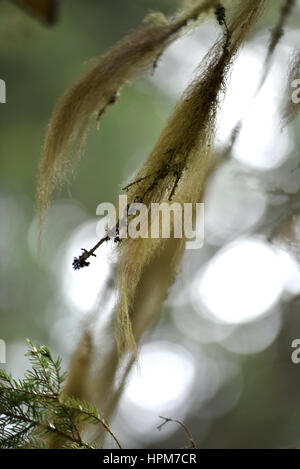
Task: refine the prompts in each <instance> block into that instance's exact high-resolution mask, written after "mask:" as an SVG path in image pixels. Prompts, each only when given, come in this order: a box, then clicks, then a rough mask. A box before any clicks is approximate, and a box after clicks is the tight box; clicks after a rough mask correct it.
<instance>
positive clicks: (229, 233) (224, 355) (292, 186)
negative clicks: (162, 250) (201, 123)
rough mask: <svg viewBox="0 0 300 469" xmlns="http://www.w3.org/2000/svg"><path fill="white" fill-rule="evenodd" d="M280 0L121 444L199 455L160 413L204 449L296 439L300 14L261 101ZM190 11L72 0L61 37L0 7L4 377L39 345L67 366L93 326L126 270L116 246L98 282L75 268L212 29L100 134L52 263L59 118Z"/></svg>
mask: <svg viewBox="0 0 300 469" xmlns="http://www.w3.org/2000/svg"><path fill="white" fill-rule="evenodd" d="M282 3H283V2H282V1H279V0H278V1H277V0H273V1H272V2H271V4H272V7H271V10H269V12H268V13H267V14H266V15H265V16H264V20H263V21H262V22H261V23H260V25H259V26H258V27H257V28H256V30H255V31H254V34H253V35H252V36H251V37H250V38H249V41H248V42H247V44H246V45H245V46H244V48H243V50H242V52H241V53H240V54H239V56H238V59H237V61H236V64H235V67H234V70H233V73H232V76H231V80H230V83H229V89H228V93H227V95H226V99H225V101H224V105H223V107H222V112H221V113H220V118H219V122H218V130H217V136H216V145H217V146H218V147H219V148H221V147H222V144H223V145H224V144H225V143H226V142H227V139H228V137H229V136H230V132H231V130H232V128H233V127H234V126H235V124H236V123H237V122H238V120H239V119H240V118H242V117H245V118H244V126H243V129H242V132H241V134H240V137H239V139H238V141H237V144H236V146H235V148H234V152H233V155H232V157H231V159H230V161H228V162H227V163H226V164H224V165H223V166H222V167H220V169H219V170H218V171H217V172H216V173H215V174H214V176H213V177H212V180H211V181H210V184H209V188H208V191H207V195H206V200H205V244H204V246H203V248H202V249H200V250H197V251H187V252H186V255H185V258H184V261H183V264H182V268H181V271H180V274H179V276H178V278H177V281H176V284H175V285H174V286H173V288H172V290H171V292H170V295H169V298H168V301H167V302H166V303H165V305H164V308H163V311H162V314H161V319H160V321H159V323H158V324H157V326H156V327H155V328H154V329H153V330H152V331H151V332H150V333H149V334H147V337H146V338H145V341H144V343H143V345H142V347H141V352H140V364H139V367H136V368H134V369H133V370H132V373H131V375H130V378H129V381H128V386H127V388H126V390H125V392H124V395H123V397H122V399H121V402H120V406H119V408H118V411H117V413H116V416H115V417H114V419H113V421H112V422H111V424H112V428H113V429H114V432H115V434H117V435H118V438H119V440H120V441H121V442H122V445H123V447H126V448H144V447H145V448H155V447H157V448H176V447H178V448H179V447H183V446H185V445H186V444H187V443H186V439H185V435H184V433H183V431H182V429H180V428H179V427H178V426H177V425H176V424H173V423H169V424H168V425H165V426H164V427H163V429H161V431H158V430H157V428H156V427H157V425H159V424H160V423H161V421H160V419H159V415H163V416H166V417H173V418H176V419H180V420H182V421H184V422H185V423H186V424H187V425H188V427H189V428H190V430H191V432H192V434H193V436H194V439H195V440H196V441H197V443H198V445H199V446H200V448H266V447H267V448H269V447H275V448H278V447H295V446H298V445H299V444H300V393H299V389H300V364H299V365H297V364H294V363H293V362H292V360H291V354H292V352H293V348H292V347H291V344H292V341H293V340H294V339H297V338H299V339H300V315H299V312H300V311H299V302H297V297H298V296H299V294H300V269H299V260H300V237H299V233H300V219H299V216H298V208H300V177H299V176H300V167H299V157H300V154H299V144H300V121H299V119H298V121H295V123H294V124H293V125H291V126H289V127H288V128H287V129H284V130H283V129H282V122H281V114H280V111H281V107H282V102H283V100H284V99H287V96H286V86H287V74H288V63H289V59H290V55H291V53H292V51H293V49H294V48H295V47H298V48H299V47H300V31H299V21H300V2H296V6H295V9H294V11H293V15H292V16H291V18H290V20H289V22H288V24H287V28H286V31H285V35H284V37H283V38H282V41H281V43H280V44H279V46H278V48H277V50H276V53H275V56H274V63H273V65H272V69H271V72H270V74H269V76H268V79H267V81H266V83H265V85H264V86H263V88H262V90H261V92H260V93H259V95H258V96H257V98H256V99H255V101H254V102H253V103H252V104H251V105H250V103H251V102H252V97H253V95H254V93H255V90H256V87H257V85H258V83H259V80H260V77H261V72H262V69H263V62H264V58H265V55H266V47H267V45H268V40H269V35H270V28H271V27H273V26H274V25H275V23H276V21H278V17H279V8H280V6H281V5H282ZM178 5H179V1H175V0H135V1H132V0H114V1H111V0H85V1H84V2H83V1H79V0H76V1H74V0H73V1H71V0H63V1H62V2H61V8H60V11H59V18H58V21H57V23H56V24H54V25H53V26H52V27H49V28H48V27H45V26H44V25H42V24H40V23H39V22H38V21H37V20H36V19H34V18H32V17H31V16H30V15H26V14H25V13H24V12H23V11H22V10H21V9H18V8H17V6H16V5H15V4H14V3H12V2H10V1H9V0H2V1H1V2H0V63H1V68H0V78H1V79H3V80H5V82H6V86H7V90H6V92H7V96H6V99H7V102H6V104H1V105H0V122H1V138H0V155H1V156H0V180H1V184H0V226H1V229H0V230H1V231H0V232H1V236H0V314H1V321H0V338H1V339H3V340H5V342H6V344H7V350H6V361H7V363H6V365H3V366H4V367H5V368H6V369H7V370H9V371H11V372H12V373H13V375H15V376H21V375H22V374H23V373H24V370H25V368H26V366H27V362H26V359H25V358H24V352H25V349H26V346H25V338H26V337H29V338H30V339H31V340H33V341H35V342H37V343H41V344H46V345H48V346H49V347H50V349H51V350H52V352H53V353H54V354H60V355H61V356H62V358H63V363H64V367H65V368H67V366H68V360H69V357H70V354H71V353H72V351H73V350H74V348H75V346H76V344H77V340H78V337H79V324H80V321H81V320H82V318H83V317H84V316H85V315H86V314H87V313H89V312H90V311H92V310H93V309H95V308H97V304H98V301H99V292H101V288H102V287H104V285H105V283H106V281H107V278H108V276H109V273H110V270H111V266H112V265H113V263H114V254H113V246H109V245H108V246H103V248H101V252H99V254H98V256H97V258H96V259H94V260H93V261H92V263H91V265H90V267H89V268H88V269H82V270H81V271H79V272H78V271H76V272H75V271H73V270H72V265H71V264H72V260H73V258H74V256H78V255H79V253H80V249H81V248H83V247H85V248H89V247H91V246H92V245H93V244H94V243H95V242H96V241H97V238H96V224H97V222H98V221H99V220H98V217H96V215H95V214H96V207H97V205H98V204H99V203H101V202H112V203H114V202H115V200H116V199H117V196H118V194H119V193H120V188H121V187H122V185H123V184H124V183H125V182H126V181H128V180H129V179H130V178H131V177H132V176H133V174H134V172H135V171H136V170H137V169H138V168H139V166H140V165H141V163H142V162H143V161H144V159H145V158H146V157H147V155H148V153H149V152H150V151H151V149H152V147H153V145H154V143H155V141H156V139H157V138H158V136H159V134H160V131H161V130H162V128H163V126H164V124H165V122H166V120H167V118H168V116H169V114H170V112H171V110H172V108H173V106H174V104H175V102H176V101H177V99H178V98H179V96H180V94H181V92H182V91H183V90H184V88H185V86H186V85H187V84H188V83H189V82H190V80H191V79H192V77H193V73H194V71H195V68H196V67H197V66H198V65H199V63H200V61H201V59H202V57H203V56H204V55H205V53H206V52H207V50H208V48H209V47H210V46H211V45H212V44H213V42H214V41H215V39H216V37H217V36H218V34H219V28H218V25H217V23H216V21H215V20H214V19H213V18H212V19H211V20H210V21H208V22H206V23H204V24H203V25H200V26H199V27H198V28H197V29H196V30H195V31H194V32H192V33H190V34H188V35H187V36H186V37H184V38H182V39H180V40H178V41H177V42H175V43H174V44H173V45H172V46H171V47H169V49H168V50H167V51H166V52H165V53H164V55H163V57H162V58H161V60H160V63H159V67H158V69H157V70H156V72H155V74H154V76H151V74H150V73H145V74H144V75H143V76H141V77H140V78H139V79H138V80H137V81H136V82H134V83H132V84H131V85H130V86H126V87H125V89H124V90H123V93H122V95H121V98H120V100H119V101H118V103H117V104H116V105H115V106H114V107H112V108H111V109H109V111H108V112H107V113H106V114H105V116H104V118H103V120H102V121H101V126H100V131H97V129H96V123H95V126H94V128H92V129H91V131H90V134H89V138H88V141H87V148H86V151H85V154H84V157H83V158H82V161H81V163H80V165H79V169H78V170H77V173H76V174H75V177H74V180H72V181H71V184H69V186H68V187H67V188H66V189H65V190H64V191H62V192H61V193H58V194H56V196H55V200H54V202H53V204H52V207H51V209H50V213H49V218H48V222H47V227H46V230H45V236H44V242H43V250H42V255H41V258H40V260H38V254H37V218H36V209H35V185H36V174H37V169H38V162H39V157H40V150H41V145H42V141H43V136H44V133H45V129H46V126H47V122H48V120H49V117H50V115H51V111H52V109H53V106H54V104H55V102H56V100H57V99H58V97H59V96H60V94H61V93H62V92H63V91H64V90H65V88H66V87H67V86H68V85H69V84H71V83H72V82H73V81H74V79H75V77H76V76H78V74H79V73H80V72H81V71H82V70H84V69H85V66H86V64H87V61H88V60H89V59H90V58H91V57H94V56H97V55H99V54H101V53H103V52H104V51H106V50H107V49H108V48H109V47H110V46H112V45H113V44H114V43H115V41H117V40H118V39H120V38H121V37H122V36H123V35H124V34H125V33H127V32H129V31H131V30H132V29H134V28H135V27H136V26H137V25H138V24H139V23H140V22H141V20H142V18H143V17H144V16H145V14H147V13H148V12H149V10H152V9H154V10H155V9H159V10H161V11H162V12H164V13H165V14H172V12H174V11H175V9H176V6H178ZM299 78H300V70H299ZM276 233H280V235H277V234H276ZM270 239H272V242H270ZM113 296H114V294H113V295H112V297H113ZM100 297H101V293H100ZM112 306H113V298H111V304H110V307H111V308H112ZM99 314H104V312H103V311H100V312H99Z"/></svg>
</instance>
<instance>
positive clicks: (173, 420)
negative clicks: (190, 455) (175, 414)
mask: <svg viewBox="0 0 300 469" xmlns="http://www.w3.org/2000/svg"><path fill="white" fill-rule="evenodd" d="M159 418H160V419H163V420H164V422H163V423H161V424H160V425H158V427H157V430H161V429H162V428H163V426H164V425H166V423H169V422H174V423H177V424H178V425H180V427H181V428H183V430H184V431H185V433H186V435H187V437H188V440H189V441H190V443H191V448H193V449H197V444H196V442H195V440H194V439H193V437H192V434H191V432H190V430H189V429H188V427H187V426H186V425H185V423H183V422H181V421H180V420H177V419H171V418H169V417H162V416H161V415H160V416H159Z"/></svg>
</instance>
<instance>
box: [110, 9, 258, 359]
mask: <svg viewBox="0 0 300 469" xmlns="http://www.w3.org/2000/svg"><path fill="white" fill-rule="evenodd" d="M266 3H267V0H266V1H264V0H260V1H259V0H251V1H250V0H247V1H243V2H239V8H240V10H237V13H236V14H235V15H234V17H233V19H232V21H230V22H229V23H228V25H227V23H226V32H225V35H224V37H223V38H222V39H221V40H219V41H217V43H216V45H215V46H214V47H213V48H212V50H211V51H210V52H209V54H208V55H207V57H206V59H205V60H204V62H203V64H202V67H201V71H200V74H198V77H197V78H196V79H195V80H194V81H193V83H192V84H191V85H190V87H189V88H188V90H187V92H186V93H184V95H183V98H182V99H181V100H180V102H179V104H178V105H177V106H176V108H175V110H174V112H173V115H172V116H171V118H170V119H169V121H168V123H167V126H166V128H165V130H164V131H163V133H162V135H161V137H160V138H159V140H158V143H157V145H156V146H155V148H154V150H153V152H152V153H151V154H150V156H149V158H148V160H147V161H146V162H145V164H144V165H143V167H142V168H141V170H140V171H139V172H138V174H137V180H139V183H137V184H133V185H131V186H129V187H128V197H129V203H132V202H133V201H134V200H135V199H136V198H137V197H143V198H144V200H143V201H144V203H146V204H147V205H148V206H149V205H150V203H151V202H153V201H168V197H167V194H168V187H169V185H170V176H171V175H170V173H168V174H167V175H164V165H165V164H166V161H168V164H169V160H168V158H169V156H168V152H170V150H171V152H172V153H171V154H172V159H175V158H176V157H178V159H179V161H180V162H181V163H182V174H181V177H180V179H179V181H178V183H177V187H176V191H175V193H174V196H173V198H172V202H173V201H174V202H180V203H187V202H189V203H193V204H195V203H197V202H200V201H201V200H202V196H203V192H204V189H205V184H206V181H207V178H208V176H209V174H210V172H211V171H212V169H213V168H214V166H215V162H214V161H212V158H211V148H212V143H213V139H214V133H215V118H216V113H217V107H218V100H219V97H220V94H221V92H222V91H223V90H225V80H226V77H227V74H228V70H229V68H230V65H231V62H232V60H233V58H234V56H235V54H236V52H237V50H238V48H239V46H240V45H241V43H242V42H243V40H244V38H245V37H246V36H247V34H248V32H249V30H250V28H251V26H252V25H253V24H254V23H255V21H256V20H257V19H258V17H259V15H260V13H261V11H262V8H263V7H264V5H265V4H266ZM178 149H180V150H178ZM166 155H167V156H166ZM182 155H183V156H182ZM160 173H161V174H163V175H164V177H158V178H157V180H156V181H155V177H157V176H155V175H159V174H160ZM150 174H153V175H154V176H153V178H154V180H153V181H152V182H150V183H149V181H148V177H145V176H148V175H150ZM154 181H155V184H154V183H153V182H154ZM149 184H150V186H149ZM149 187H150V190H149ZM167 242H168V240H167V239H162V238H160V239H152V238H147V239H129V238H128V239H124V240H123V242H122V243H121V245H120V247H119V251H120V286H119V305H118V308H117V315H116V326H115V335H116V340H117V344H118V347H119V350H120V352H121V353H122V352H124V351H128V350H130V349H133V350H134V349H135V340H134V336H133V333H132V326H131V319H130V317H131V314H132V304H133V301H134V297H135V294H136V289H137V288H138V284H139V281H140V278H141V276H142V272H143V269H144V268H145V266H146V265H147V264H148V263H149V262H150V260H152V259H153V258H157V257H158V256H159V254H160V252H161V251H162V250H163V249H164V247H165V245H166V243H167ZM180 244H181V246H180V248H181V251H183V244H184V239H182V240H180ZM175 268H176V267H175V266H174V269H175Z"/></svg>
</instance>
